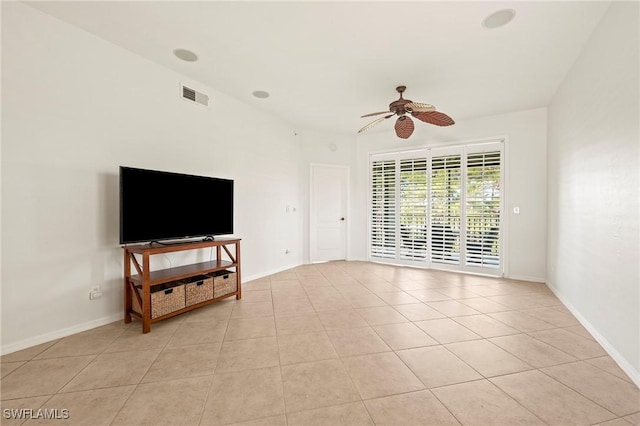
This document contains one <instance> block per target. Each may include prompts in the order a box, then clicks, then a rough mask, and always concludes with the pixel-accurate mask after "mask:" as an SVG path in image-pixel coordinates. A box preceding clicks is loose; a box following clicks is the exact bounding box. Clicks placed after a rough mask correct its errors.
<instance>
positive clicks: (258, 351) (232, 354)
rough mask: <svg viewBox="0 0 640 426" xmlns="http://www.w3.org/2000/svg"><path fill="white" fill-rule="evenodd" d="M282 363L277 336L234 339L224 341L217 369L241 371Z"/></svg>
mask: <svg viewBox="0 0 640 426" xmlns="http://www.w3.org/2000/svg"><path fill="white" fill-rule="evenodd" d="M279 363H280V358H279V356H278V343H277V339H276V338H275V337H261V338H257V339H245V340H234V341H230V342H224V343H222V349H221V350H220V355H219V356H218V364H217V366H216V368H217V371H239V370H248V369H252V368H263V367H272V366H275V365H278V364H279Z"/></svg>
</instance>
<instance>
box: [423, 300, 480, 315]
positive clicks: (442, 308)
mask: <svg viewBox="0 0 640 426" xmlns="http://www.w3.org/2000/svg"><path fill="white" fill-rule="evenodd" d="M427 305H428V306H430V307H432V308H433V309H435V310H436V311H438V312H440V313H442V314H444V315H446V316H448V317H459V316H464V315H476V314H479V313H480V312H478V311H476V310H475V309H473V308H470V307H469V306H467V305H465V304H463V303H460V302H458V301H457V300H444V301H442V302H428V303H427Z"/></svg>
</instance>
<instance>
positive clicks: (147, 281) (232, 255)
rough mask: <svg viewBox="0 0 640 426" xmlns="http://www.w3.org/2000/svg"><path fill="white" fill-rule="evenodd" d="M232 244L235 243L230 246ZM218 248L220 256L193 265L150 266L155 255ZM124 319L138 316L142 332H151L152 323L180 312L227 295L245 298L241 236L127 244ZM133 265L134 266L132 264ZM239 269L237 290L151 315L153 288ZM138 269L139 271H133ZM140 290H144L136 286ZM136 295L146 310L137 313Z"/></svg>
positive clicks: (125, 251) (128, 321)
mask: <svg viewBox="0 0 640 426" xmlns="http://www.w3.org/2000/svg"><path fill="white" fill-rule="evenodd" d="M230 246H234V247H233V248H232V249H230V248H229V247H230ZM209 247H215V248H216V258H215V259H214V260H211V261H206V262H200V263H194V264H190V265H183V266H177V267H175V268H169V269H160V270H155V271H151V270H150V268H149V263H150V261H149V259H150V257H151V256H153V255H157V254H166V253H173V252H179V251H186V250H198V249H203V248H209ZM123 249H124V322H125V323H130V322H131V318H132V317H136V318H138V319H140V320H141V321H142V332H143V333H148V332H149V331H151V323H154V322H158V321H162V320H163V319H166V318H171V317H173V316H176V315H180V314H182V313H185V312H188V311H191V310H193V309H197V308H200V307H202V306H206V305H209V304H211V303H215V302H217V301H219V300H223V299H226V298H227V297H231V296H236V299H238V300H239V299H240V298H241V297H242V289H241V276H240V239H237V238H218V239H215V240H212V241H198V242H186V243H178V244H170V245H153V244H139V245H133V246H124V247H123ZM222 250H224V252H225V253H226V254H227V256H228V257H229V259H231V260H224V259H222ZM132 265H133V268H132V267H131V266H132ZM229 269H235V275H236V280H237V290H236V291H234V292H231V293H228V294H225V295H223V296H221V297H214V298H212V299H209V300H206V301H204V302H200V303H197V304H194V305H191V306H187V307H185V308H182V309H178V310H175V311H173V312H171V313H168V314H166V315H161V316H158V317H156V318H152V316H151V287H152V286H154V285H158V284H165V283H169V282H172V281H178V280H182V279H186V278H190V277H194V276H198V275H204V274H210V273H215V272H217V271H225V270H229ZM133 271H135V272H137V274H135V275H134V274H132V272H133ZM136 287H137V288H138V289H140V290H141V291H140V293H141V294H140V293H139V292H138V290H137V289H136ZM134 298H136V301H137V303H138V305H139V306H140V307H141V309H140V310H141V311H142V312H136V311H135V310H134V309H133V299H134Z"/></svg>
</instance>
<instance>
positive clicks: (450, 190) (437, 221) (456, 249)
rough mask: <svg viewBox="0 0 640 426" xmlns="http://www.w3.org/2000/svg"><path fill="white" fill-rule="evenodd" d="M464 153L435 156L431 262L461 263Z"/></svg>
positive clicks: (433, 163)
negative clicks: (462, 165) (461, 199)
mask: <svg viewBox="0 0 640 426" xmlns="http://www.w3.org/2000/svg"><path fill="white" fill-rule="evenodd" d="M461 161H462V159H461V155H460V154H454V155H442V156H436V155H434V156H433V157H432V158H431V261H432V262H435V263H449V264H459V263H460V224H461V223H460V222H461V205H460V195H461V187H462V178H461V172H462V169H461Z"/></svg>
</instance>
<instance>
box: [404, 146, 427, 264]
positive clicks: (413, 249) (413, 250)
mask: <svg viewBox="0 0 640 426" xmlns="http://www.w3.org/2000/svg"><path fill="white" fill-rule="evenodd" d="M427 213H428V208H427V158H426V157H423V158H407V159H401V160H400V259H403V260H417V261H420V260H424V259H426V258H427V230H428V215H427Z"/></svg>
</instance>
